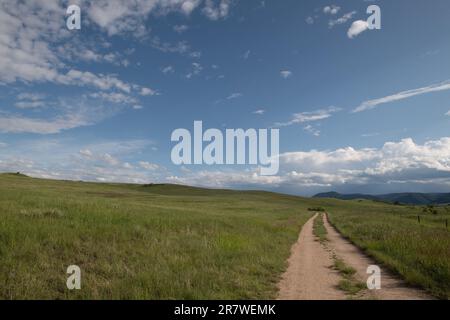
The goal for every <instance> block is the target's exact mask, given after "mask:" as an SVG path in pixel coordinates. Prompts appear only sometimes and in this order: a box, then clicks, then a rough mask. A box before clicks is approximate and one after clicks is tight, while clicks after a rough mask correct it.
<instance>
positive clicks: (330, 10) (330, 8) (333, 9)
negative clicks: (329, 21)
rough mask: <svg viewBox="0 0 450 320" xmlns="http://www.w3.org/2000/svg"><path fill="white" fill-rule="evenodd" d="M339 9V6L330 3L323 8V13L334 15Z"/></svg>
mask: <svg viewBox="0 0 450 320" xmlns="http://www.w3.org/2000/svg"><path fill="white" fill-rule="evenodd" d="M339 10H341V7H339V6H336V5H330V6H326V7H324V8H323V13H325V14H331V15H335V14H337V13H338V12H339Z"/></svg>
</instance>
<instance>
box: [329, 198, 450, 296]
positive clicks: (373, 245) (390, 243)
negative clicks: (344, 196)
mask: <svg viewBox="0 0 450 320" xmlns="http://www.w3.org/2000/svg"><path fill="white" fill-rule="evenodd" d="M322 205H324V206H325V207H326V208H327V210H328V211H329V212H330V213H329V217H330V220H331V223H333V224H334V225H335V226H336V228H337V229H338V230H339V231H340V232H341V233H342V234H343V235H344V236H346V237H347V238H349V239H350V240H351V241H352V242H353V243H355V244H356V245H357V246H359V247H360V248H362V249H363V250H364V251H365V252H367V253H368V254H369V255H371V256H372V257H374V258H375V259H376V260H377V261H379V262H382V263H383V264H384V265H386V266H387V267H388V268H389V269H391V270H393V271H394V272H396V273H397V274H399V275H400V276H401V277H402V278H404V279H405V280H406V281H407V282H408V283H409V284H411V285H413V286H417V287H421V288H424V289H426V290H427V291H428V292H430V293H431V294H433V295H434V296H435V297H438V298H441V299H449V298H450V229H447V228H446V226H445V220H450V206H441V207H434V208H433V209H432V210H430V208H427V207H422V206H398V205H397V206H395V205H387V204H383V203H379V202H374V201H370V200H355V201H336V200H329V199H324V200H323V203H322ZM432 212H433V213H432ZM418 217H420V218H418ZM419 219H420V223H419Z"/></svg>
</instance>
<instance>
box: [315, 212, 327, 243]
mask: <svg viewBox="0 0 450 320" xmlns="http://www.w3.org/2000/svg"><path fill="white" fill-rule="evenodd" d="M313 233H314V235H315V236H316V237H317V239H318V240H319V241H320V243H325V242H326V241H328V239H327V229H325V226H324V224H323V213H319V214H318V215H317V217H316V218H315V219H314V223H313Z"/></svg>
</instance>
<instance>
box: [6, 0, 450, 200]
mask: <svg viewBox="0 0 450 320" xmlns="http://www.w3.org/2000/svg"><path fill="white" fill-rule="evenodd" d="M70 4H78V5H79V6H80V8H81V13H82V28H81V30H74V31H69V30H67V28H66V27H65V19H66V16H65V10H66V8H67V7H68V5H69V2H68V1H56V0H55V1H45V2H44V3H42V1H37V0H27V1H17V2H13V1H4V0H1V1H0V98H1V100H0V102H1V103H0V171H21V172H24V173H27V174H30V175H32V176H37V177H46V178H57V179H59V178H64V179H75V180H89V181H119V182H136V183H147V182H170V183H183V184H190V185H199V186H208V187H226V188H251V189H265V190H275V191H281V192H288V193H294V194H303V195H311V194H314V193H316V192H320V191H329V190H337V191H341V192H367V193H386V192H402V191H421V192H435V191H440V192H450V131H449V124H450V115H449V114H448V113H450V103H449V101H450V99H449V98H450V59H448V57H449V55H450V41H449V34H448V31H449V30H450V19H449V16H448V12H450V3H448V1H445V0H435V1H433V2H432V3H430V2H429V1H428V2H427V1H407V0H396V1H362V0H361V1H351V2H350V1H312V0H310V1H298V0H282V1H275V0H273V1H270V0H266V1H260V0H257V1H256V0H255V1H238V0H217V1H209V0H135V1H122V0H114V1H85V0H78V1H70ZM372 4H376V5H378V6H379V7H380V8H381V14H382V28H381V30H363V31H362V32H361V33H359V34H357V35H354V36H353V37H352V38H350V37H349V30H351V29H352V28H351V26H352V24H353V23H354V22H355V21H360V22H363V21H365V20H366V19H367V17H368V14H367V13H366V9H367V7H368V6H369V5H372ZM360 31H361V30H360ZM355 111H357V112H355ZM194 120H202V121H203V123H204V126H205V127H207V128H220V129H225V128H245V129H247V128H270V127H278V128H279V129H280V173H279V175H278V176H275V177H264V176H260V175H258V170H257V168H253V167H251V166H227V167H222V166H183V167H177V166H174V165H173V164H172V162H171V159H170V152H171V149H172V147H173V146H174V143H172V142H171V141H170V135H171V133H172V131H173V130H175V129H177V128H188V129H191V128H192V126H193V121H194Z"/></svg>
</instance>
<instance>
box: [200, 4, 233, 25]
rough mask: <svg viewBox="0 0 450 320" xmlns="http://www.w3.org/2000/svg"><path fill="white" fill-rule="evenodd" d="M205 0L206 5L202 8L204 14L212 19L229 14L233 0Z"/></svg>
mask: <svg viewBox="0 0 450 320" xmlns="http://www.w3.org/2000/svg"><path fill="white" fill-rule="evenodd" d="M217 2H218V3H214V1H213V0H205V6H204V7H203V9H202V12H203V14H204V15H205V16H206V17H208V18H209V19H211V20H219V19H221V18H225V17H227V16H228V13H229V10H230V6H231V0H218V1H217Z"/></svg>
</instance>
